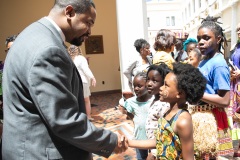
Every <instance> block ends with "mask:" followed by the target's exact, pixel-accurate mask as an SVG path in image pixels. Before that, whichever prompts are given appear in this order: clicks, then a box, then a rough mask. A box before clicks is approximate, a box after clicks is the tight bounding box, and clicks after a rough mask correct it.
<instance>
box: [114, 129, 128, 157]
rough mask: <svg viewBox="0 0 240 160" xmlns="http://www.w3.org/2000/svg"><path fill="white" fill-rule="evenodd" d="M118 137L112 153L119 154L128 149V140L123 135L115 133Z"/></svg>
mask: <svg viewBox="0 0 240 160" xmlns="http://www.w3.org/2000/svg"><path fill="white" fill-rule="evenodd" d="M116 134H117V136H118V142H117V145H116V147H115V149H114V151H113V152H114V153H116V154H119V153H122V152H125V151H126V150H127V149H128V139H127V137H125V136H124V135H121V134H119V133H116Z"/></svg>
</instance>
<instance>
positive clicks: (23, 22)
mask: <svg viewBox="0 0 240 160" xmlns="http://www.w3.org/2000/svg"><path fill="white" fill-rule="evenodd" d="M53 2H54V0H41V1H33V0H24V1H19V0H10V1H9V0H1V1H0V19H1V23H0V30H1V34H0V60H4V59H5V56H6V55H5V52H4V50H5V39H6V37H8V36H10V35H13V34H17V33H20V32H21V31H22V30H23V29H24V28H25V27H26V26H28V25H29V24H30V23H32V22H34V21H36V20H38V19H40V18H41V17H43V16H47V15H48V13H49V10H50V9H51V7H52V5H53ZM94 2H95V4H96V8H97V20H96V23H95V25H94V27H93V29H92V35H102V36H103V43H104V44H103V45H104V54H91V55H86V56H87V57H90V68H91V70H92V72H93V74H94V75H95V77H96V80H97V86H96V87H95V88H91V91H92V92H100V91H109V90H118V89H121V80H120V72H119V71H118V69H119V53H118V34H117V19H116V1H115V0H107V1H106V2H107V4H106V3H103V0H95V1H94ZM26 43H29V42H26ZM81 48H82V51H83V52H85V46H84V45H83V46H82V47H81ZM102 81H104V82H105V84H102Z"/></svg>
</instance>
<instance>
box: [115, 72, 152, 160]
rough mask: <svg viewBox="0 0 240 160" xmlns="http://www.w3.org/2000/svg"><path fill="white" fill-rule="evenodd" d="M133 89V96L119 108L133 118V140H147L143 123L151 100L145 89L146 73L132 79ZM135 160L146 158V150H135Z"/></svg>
mask: <svg viewBox="0 0 240 160" xmlns="http://www.w3.org/2000/svg"><path fill="white" fill-rule="evenodd" d="M133 89H134V92H135V96H134V97H131V98H129V99H127V100H126V101H125V104H124V107H122V106H119V109H120V111H121V112H122V113H123V114H127V115H128V116H129V117H130V118H133V122H134V139H137V140H138V139H147V136H146V130H145V123H146V118H147V111H148V108H149V106H150V104H151V103H152V101H153V99H152V98H151V97H152V95H150V94H149V93H148V91H147V88H146V73H145V72H140V73H138V74H137V75H136V76H135V77H134V79H133ZM136 153H137V159H138V160H145V159H146V158H147V156H148V150H146V149H145V150H143V149H136Z"/></svg>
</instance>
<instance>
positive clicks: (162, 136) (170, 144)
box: [156, 109, 186, 160]
mask: <svg viewBox="0 0 240 160" xmlns="http://www.w3.org/2000/svg"><path fill="white" fill-rule="evenodd" d="M184 111H186V110H183V109H180V110H179V111H178V112H177V114H176V115H175V116H173V117H172V118H171V120H170V121H167V120H166V119H165V118H164V117H162V118H159V120H158V126H159V128H158V130H157V132H156V141H157V142H156V144H157V145H156V149H157V159H161V160H178V159H182V147H181V142H180V139H179V137H178V135H177V134H175V133H174V131H173V127H174V126H175V123H176V121H177V119H178V116H179V115H180V114H181V113H182V112H184Z"/></svg>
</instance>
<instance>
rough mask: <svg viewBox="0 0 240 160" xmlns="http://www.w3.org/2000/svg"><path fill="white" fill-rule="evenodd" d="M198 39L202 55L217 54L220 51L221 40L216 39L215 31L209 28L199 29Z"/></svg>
mask: <svg viewBox="0 0 240 160" xmlns="http://www.w3.org/2000/svg"><path fill="white" fill-rule="evenodd" d="M197 39H198V44H199V49H200V51H201V53H202V55H209V54H210V55H213V54H215V53H216V52H217V50H218V43H219V42H220V40H221V38H220V37H218V38H216V37H215V34H214V33H213V31H212V30H211V29H209V28H201V29H199V30H198V35H197ZM218 41H219V42H218Z"/></svg>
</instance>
